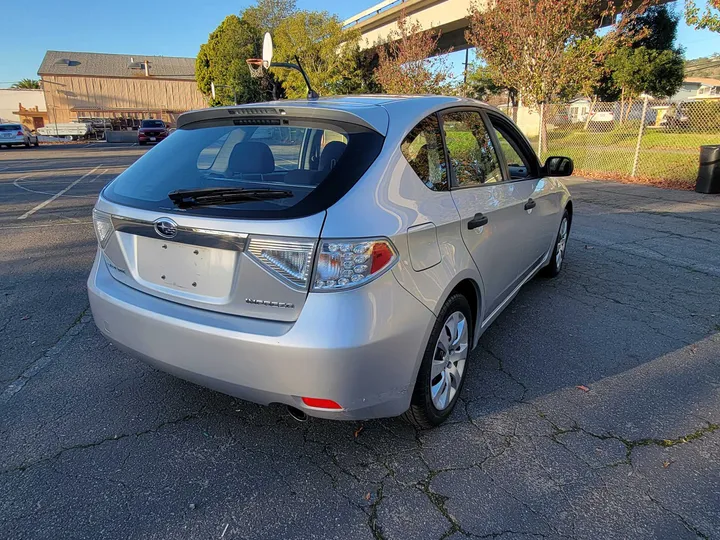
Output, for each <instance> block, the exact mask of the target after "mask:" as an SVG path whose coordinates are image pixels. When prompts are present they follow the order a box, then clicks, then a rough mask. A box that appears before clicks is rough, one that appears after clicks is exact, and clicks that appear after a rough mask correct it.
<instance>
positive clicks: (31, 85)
mask: <svg viewBox="0 0 720 540" xmlns="http://www.w3.org/2000/svg"><path fill="white" fill-rule="evenodd" d="M10 88H14V89H16V90H38V89H39V88H40V81H38V80H37V79H20V80H19V81H18V82H16V83H14V84H13V85H12V86H11V87H10Z"/></svg>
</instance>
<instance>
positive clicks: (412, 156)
mask: <svg viewBox="0 0 720 540" xmlns="http://www.w3.org/2000/svg"><path fill="white" fill-rule="evenodd" d="M400 148H401V150H402V153H403V155H404V156H405V159H407V161H408V163H409V164H410V166H411V167H412V169H413V170H414V171H415V174H417V175H418V177H419V178H420V180H422V181H423V183H424V184H425V185H426V186H427V187H429V188H430V189H432V190H435V191H447V189H448V179H447V167H446V165H445V153H444V151H443V146H442V135H441V134H440V125H439V123H438V120H437V117H436V116H435V115H432V116H428V117H427V118H425V119H424V120H423V121H422V122H420V123H419V124H418V125H417V126H415V127H414V128H413V129H412V130H411V131H410V133H408V136H407V137H405V140H404V141H403V143H402V145H401V147H400Z"/></svg>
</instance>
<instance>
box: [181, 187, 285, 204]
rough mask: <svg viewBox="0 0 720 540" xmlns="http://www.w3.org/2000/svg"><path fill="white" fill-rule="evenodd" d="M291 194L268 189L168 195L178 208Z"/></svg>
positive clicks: (201, 190)
mask: <svg viewBox="0 0 720 540" xmlns="http://www.w3.org/2000/svg"><path fill="white" fill-rule="evenodd" d="M292 196H293V192H292V191H290V190H287V189H268V188H253V189H248V188H220V187H214V188H199V189H179V190H177V191H171V192H170V193H168V197H169V198H170V200H171V201H172V202H173V203H175V205H176V206H178V207H180V208H190V207H191V206H213V205H220V204H235V203H239V202H250V201H265V200H270V199H286V198H288V197H292Z"/></svg>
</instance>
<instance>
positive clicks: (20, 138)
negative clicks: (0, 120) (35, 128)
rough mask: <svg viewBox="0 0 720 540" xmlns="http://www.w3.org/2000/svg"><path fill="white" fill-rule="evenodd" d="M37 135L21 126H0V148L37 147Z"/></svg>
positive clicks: (38, 143) (38, 142)
mask: <svg viewBox="0 0 720 540" xmlns="http://www.w3.org/2000/svg"><path fill="white" fill-rule="evenodd" d="M39 145H40V141H38V138H37V135H35V134H34V133H33V132H31V131H30V130H29V129H28V128H26V127H25V126H23V125H22V124H0V146H6V147H8V148H9V147H10V146H25V147H27V148H30V146H39Z"/></svg>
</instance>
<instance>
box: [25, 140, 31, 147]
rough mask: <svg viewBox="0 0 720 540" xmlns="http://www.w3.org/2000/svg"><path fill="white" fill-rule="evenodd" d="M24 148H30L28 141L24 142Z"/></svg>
mask: <svg viewBox="0 0 720 540" xmlns="http://www.w3.org/2000/svg"><path fill="white" fill-rule="evenodd" d="M25 148H30V139H28V140H27V141H25Z"/></svg>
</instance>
